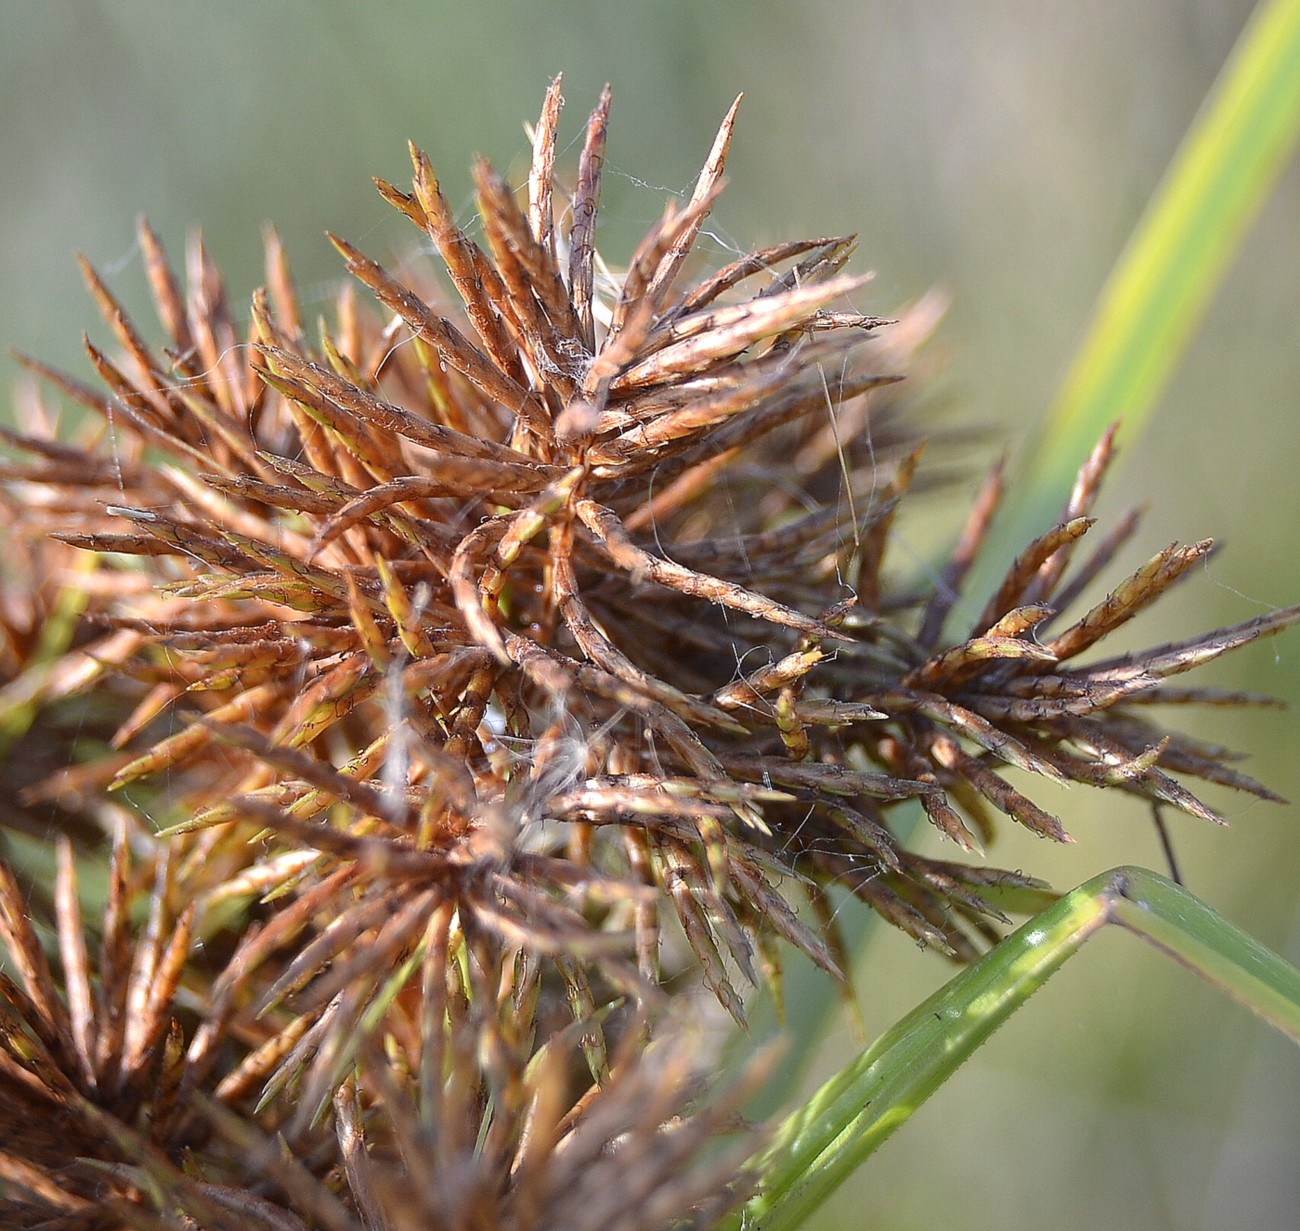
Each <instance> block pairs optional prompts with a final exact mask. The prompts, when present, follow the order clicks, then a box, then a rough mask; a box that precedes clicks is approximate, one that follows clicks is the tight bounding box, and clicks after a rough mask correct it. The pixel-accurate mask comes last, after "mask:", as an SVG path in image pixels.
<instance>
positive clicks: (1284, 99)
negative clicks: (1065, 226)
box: [1022, 0, 1300, 524]
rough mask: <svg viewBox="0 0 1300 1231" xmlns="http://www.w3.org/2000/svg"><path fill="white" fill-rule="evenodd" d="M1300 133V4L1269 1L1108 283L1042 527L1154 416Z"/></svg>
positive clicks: (1057, 423) (1039, 484)
mask: <svg viewBox="0 0 1300 1231" xmlns="http://www.w3.org/2000/svg"><path fill="white" fill-rule="evenodd" d="M1298 137H1300V0H1261V3H1260V4H1259V5H1258V6H1257V7H1256V9H1255V12H1254V14H1253V15H1252V17H1251V19H1250V21H1249V23H1248V24H1247V26H1246V28H1245V29H1244V30H1243V31H1242V33H1241V35H1240V37H1239V38H1238V40H1237V43H1236V46H1235V48H1234V49H1233V52H1232V54H1231V56H1230V57H1229V59H1228V61H1227V62H1226V64H1225V65H1224V67H1223V69H1222V70H1221V72H1220V74H1219V77H1218V80H1217V81H1216V83H1215V86H1214V88H1213V89H1212V91H1211V92H1210V94H1209V95H1208V96H1207V98H1206V100H1205V102H1204V103H1203V104H1202V107H1201V110H1200V112H1199V114H1198V115H1197V117H1196V119H1195V121H1194V122H1193V124H1192V127H1191V128H1190V129H1189V130H1188V132H1187V135H1186V137H1185V138H1184V139H1183V143H1182V145H1181V146H1180V148H1179V150H1178V153H1177V154H1176V156H1175V158H1174V161H1173V163H1172V164H1171V165H1170V167H1169V169H1168V171H1167V172H1166V174H1165V177H1164V179H1163V180H1162V181H1161V183H1160V186H1159V187H1158V188H1157V190H1156V192H1155V195H1154V196H1153V197H1152V199H1151V201H1150V203H1149V204H1148V206H1147V209H1146V212H1145V214H1144V215H1143V217H1142V219H1141V220H1140V221H1139V223H1138V225H1137V228H1136V230H1135V231H1134V232H1133V235H1132V236H1131V238H1130V240H1129V243H1128V245H1127V247H1126V248H1125V250H1124V252H1123V254H1122V255H1121V257H1120V259H1119V261H1118V262H1117V264H1116V266H1115V268H1114V270H1113V271H1112V273H1111V276H1110V278H1109V280H1108V281H1107V283H1106V285H1105V287H1104V288H1103V290H1102V292H1101V295H1100V297H1099V299H1098V301H1097V304H1096V307H1095V308H1094V311H1093V317H1092V321H1091V324H1090V326H1089V328H1088V332H1087V335H1086V337H1085V339H1084V341H1083V343H1082V345H1081V346H1080V348H1079V350H1078V352H1077V353H1076V355H1075V357H1074V360H1073V362H1072V363H1071V365H1070V367H1069V369H1068V371H1067V373H1066V376H1065V379H1064V381H1063V382H1062V385H1061V388H1060V390H1059V392H1058V394H1057V397H1056V400H1055V403H1054V404H1053V406H1052V409H1051V411H1050V412H1049V414H1048V416H1047V419H1046V422H1045V425H1044V428H1043V430H1042V433H1041V435H1040V437H1039V440H1038V442H1037V445H1036V447H1034V448H1031V449H1030V450H1028V451H1027V457H1029V458H1032V461H1031V463H1030V467H1031V474H1030V476H1029V478H1028V481H1027V483H1026V485H1025V487H1024V488H1023V489H1022V490H1027V491H1030V492H1032V493H1033V495H1032V497H1031V499H1032V500H1033V501H1034V503H1035V505H1036V506H1038V507H1036V509H1035V512H1036V513H1037V514H1038V516H1036V517H1035V518H1034V519H1033V520H1034V524H1037V523H1038V522H1039V521H1041V520H1043V519H1044V518H1045V517H1050V515H1051V514H1052V513H1053V512H1054V511H1055V509H1056V507H1057V506H1058V505H1059V504H1060V502H1061V500H1062V499H1063V498H1064V495H1065V493H1066V492H1067V491H1068V490H1069V485H1070V482H1071V479H1072V478H1073V473H1074V470H1075V468H1076V467H1077V466H1078V464H1079V463H1080V462H1081V461H1082V460H1083V458H1084V457H1085V456H1087V453H1088V450H1089V449H1090V448H1091V447H1092V444H1093V442H1094V441H1095V440H1096V439H1097V438H1098V437H1099V436H1100V435H1101V433H1102V432H1103V431H1104V430H1105V428H1106V427H1107V426H1108V425H1109V424H1110V423H1112V422H1114V421H1115V420H1116V419H1123V421H1124V425H1125V432H1126V435H1127V438H1128V439H1129V440H1132V439H1133V438H1134V437H1135V436H1136V434H1137V432H1138V431H1139V430H1140V428H1141V426H1142V425H1143V423H1144V422H1145V421H1146V419H1147V418H1148V416H1149V415H1150V413H1151V411H1152V409H1153V408H1154V406H1155V404H1156V402H1157V400H1158V399H1159V397H1160V394H1161V393H1162V391H1163V390H1164V388H1165V385H1166V384H1167V382H1168V380H1169V377H1170V375H1171V373H1172V371H1173V369H1174V367H1175V365H1176V364H1177V363H1178V362H1179V360H1180V359H1181V357H1182V355H1183V352H1184V350H1185V349H1186V346H1187V344H1188V342H1189V341H1190V340H1191V336H1192V333H1193V331H1194V330H1195V329H1196V327H1197V326H1198V325H1199V323H1200V321H1201V319H1202V318H1203V316H1204V315H1205V311H1206V309H1207V307H1208V305H1209V302H1210V299H1211V297H1212V296H1213V295H1214V292H1215V291H1216V289H1217V288H1218V286H1219V283H1220V282H1221V280H1222V278H1223V275H1224V272H1225V271H1226V269H1227V266H1228V263H1229V261H1230V260H1231V259H1232V257H1233V255H1234V253H1235V252H1236V250H1237V248H1238V246H1239V244H1240V242H1241V240H1242V237H1243V236H1244V235H1245V233H1246V230H1247V228H1248V227H1249V226H1250V223H1251V222H1252V220H1253V219H1254V217H1255V215H1256V213H1257V212H1258V211H1259V209H1260V207H1261V206H1262V205H1263V203H1264V202H1265V201H1266V200H1267V199H1268V197H1269V195H1270V193H1271V191H1272V189H1273V186H1274V184H1275V182H1276V180H1277V178H1278V176H1279V174H1280V173H1281V170H1282V167H1283V166H1284V164H1285V162H1286V160H1287V158H1288V156H1289V155H1290V153H1291V151H1292V150H1293V149H1294V147H1295V144H1296V140H1297V138H1298Z"/></svg>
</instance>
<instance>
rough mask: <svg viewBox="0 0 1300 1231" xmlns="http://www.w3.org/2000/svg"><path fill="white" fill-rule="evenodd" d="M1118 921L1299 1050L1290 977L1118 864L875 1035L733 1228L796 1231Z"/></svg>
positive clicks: (1299, 996)
mask: <svg viewBox="0 0 1300 1231" xmlns="http://www.w3.org/2000/svg"><path fill="white" fill-rule="evenodd" d="M1107 923H1118V924H1119V925H1121V926H1122V927H1124V928H1126V929H1127V930H1129V931H1132V932H1134V933H1136V934H1137V935H1139V936H1142V937H1143V938H1144V939H1146V940H1148V941H1150V942H1151V943H1153V944H1154V945H1156V947H1157V948H1160V949H1162V950H1164V951H1165V952H1166V953H1168V954H1170V955H1171V956H1173V957H1174V958H1176V959H1177V960H1178V961H1180V962H1181V963H1183V964H1184V965H1185V966H1187V967H1188V968H1190V969H1191V970H1194V971H1195V972H1196V973H1198V974H1200V975H1201V976H1203V977H1204V978H1205V979H1207V980H1208V981H1209V982H1210V983H1212V984H1214V985H1215V986H1217V987H1219V988H1221V989H1222V990H1223V991H1225V992H1227V993H1228V994H1229V995H1231V996H1232V997H1233V998H1234V999H1236V1000H1238V1001H1239V1002H1240V1003H1242V1004H1243V1005H1245V1006H1246V1007H1247V1008H1249V1009H1251V1010H1252V1011H1253V1012H1255V1013H1257V1014H1258V1015H1259V1016H1260V1017H1262V1018H1264V1019H1265V1020H1266V1021H1269V1022H1271V1023H1272V1024H1273V1025H1275V1026H1277V1027H1278V1028H1279V1029H1281V1030H1283V1031H1284V1032H1285V1033H1287V1034H1289V1035H1290V1036H1291V1037H1292V1038H1294V1039H1296V1041H1297V1042H1300V971H1298V970H1296V969H1295V968H1294V967H1292V966H1291V965H1289V964H1288V963H1287V962H1286V961H1285V960H1284V959H1282V958H1281V957H1279V956H1278V955H1277V954H1275V953H1273V952H1271V951H1270V950H1268V949H1266V948H1265V947H1264V946H1262V945H1260V944H1258V943H1257V942H1256V941H1254V940H1252V939H1251V938H1250V937H1249V936H1247V935H1246V934H1245V933H1243V932H1242V931H1241V930H1240V929H1238V928H1236V927H1234V926H1233V925H1232V924H1230V923H1228V922H1227V921H1226V920H1224V919H1222V918H1221V917H1220V916H1218V915H1217V914H1215V912H1214V911H1213V910H1211V909H1210V908H1209V907H1208V906H1206V905H1205V904H1204V903H1203V902H1201V901H1199V900H1198V899H1197V898H1195V897H1193V896H1192V895H1191V894H1189V893H1187V892H1186V890H1184V889H1181V888H1179V886H1177V885H1175V884H1173V882H1171V881H1168V880H1165V879H1164V878H1163V877H1160V876H1157V875H1156V874H1155V873H1152V872H1146V871H1143V870H1141V869H1135V868H1120V869H1117V870H1115V871H1113V872H1107V873H1105V874H1103V875H1102V876H1098V877H1095V878H1094V879H1093V880H1090V881H1088V882H1086V883H1085V884H1083V885H1081V886H1079V888H1078V889H1075V890H1074V891H1073V892H1071V893H1069V894H1066V895H1065V896H1064V897H1063V898H1061V899H1060V900H1059V901H1058V902H1056V903H1054V904H1053V905H1052V906H1050V907H1048V909H1047V910H1045V911H1043V912H1042V914H1040V915H1038V916H1036V917H1035V918H1034V919H1031V920H1030V921H1029V922H1028V923H1026V924H1025V925H1024V926H1023V927H1021V928H1020V929H1019V930H1017V931H1016V932H1014V933H1013V934H1012V935H1010V936H1008V937H1007V938H1006V940H1004V941H1003V942H1002V943H1001V944H1000V945H998V946H997V948H995V949H994V950H993V951H992V952H990V953H988V954H987V955H986V956H985V957H984V958H982V959H981V960H980V961H979V962H977V963H976V964H975V965H973V966H971V967H970V968H969V969H967V970H965V971H963V972H962V973H961V974H960V975H958V976H957V977H956V978H955V979H953V980H952V981H951V982H950V983H948V984H947V985H946V986H944V987H943V988H941V989H940V990H939V991H938V992H936V993H935V994H934V995H933V996H931V997H929V998H928V999H927V1000H925V1001H924V1002H923V1003H922V1004H920V1005H919V1006H918V1007H917V1008H916V1009H914V1010H913V1011H912V1012H911V1013H909V1014H908V1015H907V1016H906V1017H904V1018H903V1019H902V1020H901V1021H899V1022H898V1023H897V1024H896V1025H894V1026H893V1027H891V1028H890V1029H889V1030H888V1031H886V1032H885V1034H883V1035H882V1036H881V1037H880V1038H879V1039H878V1040H877V1041H876V1042H875V1043H873V1044H872V1045H871V1047H869V1048H868V1049H867V1050H866V1051H865V1052H863V1053H862V1055H861V1056H859V1057H858V1058H857V1059H856V1060H854V1061H853V1062H852V1063H851V1064H849V1065H848V1066H847V1067H846V1068H844V1069H843V1070H842V1071H841V1072H840V1073H839V1074H837V1075H836V1076H835V1077H833V1078H832V1079H831V1080H830V1081H829V1082H827V1083H826V1085H824V1086H823V1087H822V1088H821V1090H819V1091H818V1092H817V1093H816V1094H815V1095H814V1096H813V1097H812V1098H811V1099H810V1100H809V1101H808V1103H807V1104H806V1105H805V1106H803V1107H802V1108H800V1109H799V1110H798V1111H797V1112H795V1113H794V1114H792V1115H791V1116H789V1117H787V1118H786V1120H785V1121H784V1122H783V1123H782V1125H781V1126H780V1128H779V1129H778V1131H777V1136H776V1139H775V1141H774V1142H773V1144H772V1145H771V1146H770V1147H769V1148H768V1150H767V1151H766V1153H765V1154H764V1155H763V1157H762V1158H761V1159H760V1160H758V1163H757V1168H758V1170H759V1173H760V1174H761V1175H762V1176H763V1177H764V1182H763V1187H762V1189H761V1190H760V1192H759V1193H758V1194H757V1195H756V1196H755V1197H753V1198H752V1199H751V1200H750V1201H749V1202H748V1203H747V1205H746V1206H745V1207H744V1208H743V1210H742V1211H741V1213H740V1214H738V1215H737V1217H736V1220H735V1221H734V1222H733V1224H732V1226H733V1227H735V1228H739V1227H744V1228H746V1231H784V1229H786V1228H794V1227H798V1226H801V1225H803V1223H804V1220H805V1219H806V1218H807V1217H808V1215H809V1214H810V1213H811V1212H812V1211H813V1210H814V1209H816V1208H817V1206H819V1205H820V1204H821V1203H822V1202H823V1201H824V1200H825V1199H826V1198H827V1197H828V1196H829V1195H830V1194H831V1193H832V1192H833V1191H834V1190H835V1189H836V1188H838V1187H839V1185H840V1184H841V1183H843V1182H844V1180H845V1179H847V1178H848V1176H849V1175H850V1174H852V1172H853V1171H854V1170H855V1169H856V1168H857V1167H858V1166H859V1164H861V1163H862V1161H863V1160H864V1159H865V1158H867V1156H868V1155H870V1154H871V1153H872V1152H873V1151H874V1150H875V1149H876V1148H877V1147H878V1146H879V1145H880V1144H881V1143H882V1142H883V1141H884V1140H885V1139H886V1138H887V1137H888V1136H889V1135H890V1134H891V1133H892V1132H893V1131H894V1130H895V1129H896V1128H898V1127H899V1125H901V1124H902V1123H904V1122H905V1121H906V1120H907V1119H908V1118H909V1117H910V1116H911V1114H912V1113H913V1112H914V1111H915V1110H916V1109H917V1108H918V1107H919V1106H920V1105H921V1104H922V1103H923V1102H924V1101H925V1100H926V1099H927V1098H929V1096H930V1095H931V1094H933V1093H934V1091H935V1090H937V1089H938V1088H939V1086H940V1085H942V1084H943V1083H944V1082H945V1081H946V1080H947V1079H948V1078H949V1077H950V1076H951V1075H952V1074H953V1072H955V1071H956V1069H957V1068H958V1067H959V1066H960V1065H961V1064H962V1063H963V1062H964V1061H965V1060H966V1059H967V1058H968V1057H969V1056H970V1055H971V1054H972V1053H973V1052H974V1051H975V1049H976V1048H978V1047H979V1046H980V1045H981V1044H982V1043H983V1042H984V1041H985V1040H986V1039H987V1038H988V1037H989V1035H991V1034H992V1033H993V1031H994V1030H996V1029H997V1027H998V1026H1000V1025H1001V1024H1002V1023H1003V1022H1004V1021H1006V1019H1007V1018H1008V1017H1010V1015H1011V1014H1012V1013H1013V1012H1014V1011H1015V1010H1016V1009H1017V1008H1019V1007H1020V1006H1021V1005H1022V1004H1024V1002H1025V1001H1026V1000H1027V999H1028V998H1029V997H1030V996H1031V995H1033V993H1034V992H1035V991H1037V990H1038V988H1039V987H1041V986H1042V985H1043V983H1044V982H1045V981H1046V980H1047V978H1048V977H1049V976H1050V975H1051V974H1053V973H1054V972H1055V971H1056V970H1057V969H1059V968H1060V966H1061V965H1062V964H1063V963H1064V962H1065V961H1066V959H1067V958H1069V957H1070V956H1071V955H1072V954H1074V953H1076V952H1078V950H1079V948H1080V947H1081V946H1082V945H1083V943H1084V941H1086V940H1087V939H1088V937H1089V936H1092V935H1094V934H1095V933H1096V932H1097V931H1098V930H1099V929H1100V928H1101V927H1103V926H1104V925H1105V924H1107Z"/></svg>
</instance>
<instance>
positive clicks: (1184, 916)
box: [1110, 868, 1300, 1043]
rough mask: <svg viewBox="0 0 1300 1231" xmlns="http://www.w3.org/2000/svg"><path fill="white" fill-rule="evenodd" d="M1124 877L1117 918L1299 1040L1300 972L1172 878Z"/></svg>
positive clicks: (1131, 873)
mask: <svg viewBox="0 0 1300 1231" xmlns="http://www.w3.org/2000/svg"><path fill="white" fill-rule="evenodd" d="M1123 876H1124V880H1123V884H1122V885H1121V886H1120V891H1119V896H1118V897H1117V898H1116V899H1115V901H1114V902H1113V903H1112V905H1111V912H1110V917H1111V921H1112V922H1114V923H1117V924H1119V925H1120V926H1121V927H1124V928H1127V929H1128V930H1129V931H1131V932H1135V933H1136V934H1137V935H1139V936H1141V937H1142V938H1143V939H1144V940H1146V941H1149V942H1150V943H1151V944H1153V945H1155V946H1156V948H1158V949H1163V950H1164V951H1165V952H1166V953H1167V954H1169V956H1170V957H1172V958H1174V959H1175V960H1176V961H1178V962H1181V963H1182V964H1183V965H1184V966H1186V967H1188V969H1190V970H1193V971H1195V972H1196V973H1197V974H1198V975H1200V976H1201V977H1202V978H1203V979H1205V980H1206V981H1207V982H1208V983H1211V984H1213V985H1214V986H1215V987H1217V988H1218V989H1219V990H1220V991H1221V992H1223V993H1225V994H1226V995H1228V996H1231V997H1232V998H1233V999H1234V1000H1235V1001H1237V1002H1238V1003H1239V1004H1241V1005H1243V1006H1244V1007H1245V1008H1247V1009H1249V1010H1250V1011H1251V1012H1252V1013H1254V1014H1255V1015H1256V1016H1257V1017H1260V1018H1262V1019H1263V1020H1264V1021H1266V1022H1268V1023H1269V1024H1270V1025H1272V1026H1275V1027H1276V1028H1277V1029H1278V1030H1280V1031H1281V1032H1282V1033H1283V1034H1285V1035H1287V1036H1288V1037H1289V1038H1291V1039H1292V1041H1294V1042H1295V1043H1300V970H1297V969H1296V968H1295V967H1294V966H1292V965H1291V963H1290V962H1288V961H1286V960H1285V959H1284V958H1282V957H1279V956H1278V954H1276V953H1274V952H1273V950H1272V949H1269V948H1268V947H1267V946H1265V945H1261V944H1260V943H1259V941H1257V940H1256V939H1255V938H1254V937H1253V936H1250V935H1248V934H1247V933H1246V932H1243V931H1242V930H1241V929H1240V928H1239V927H1237V926H1236V924H1234V923H1229V922H1228V920H1226V919H1224V918H1223V916H1221V915H1219V914H1217V913H1216V912H1215V911H1214V910H1212V909H1211V908H1210V907H1209V906H1207V905H1206V904H1205V903H1204V902H1202V901H1201V900H1200V899H1199V898H1197V897H1195V896H1193V895H1192V894H1190V893H1188V892H1187V890H1186V889H1184V888H1182V886H1180V885H1175V884H1174V883H1173V881H1169V880H1166V879H1165V878H1164V877H1163V876H1157V875H1156V874H1155V873H1154V872H1147V871H1145V870H1143V869H1140V868H1128V869H1125V870H1124V873H1123Z"/></svg>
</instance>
